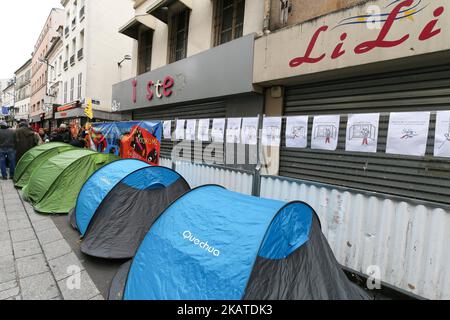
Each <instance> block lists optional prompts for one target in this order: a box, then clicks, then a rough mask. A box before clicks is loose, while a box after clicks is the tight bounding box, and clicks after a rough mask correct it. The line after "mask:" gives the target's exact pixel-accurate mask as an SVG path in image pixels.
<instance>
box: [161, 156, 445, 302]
mask: <svg viewBox="0 0 450 320" xmlns="http://www.w3.org/2000/svg"><path fill="white" fill-rule="evenodd" d="M161 165H163V166H167V167H172V161H171V160H168V159H161ZM175 169H176V171H177V172H179V173H180V174H181V175H182V176H183V177H184V178H185V179H186V180H187V181H188V183H189V184H190V185H191V187H193V188H194V187H197V186H200V185H205V184H219V185H222V186H224V187H226V188H227V189H229V190H233V191H237V192H241V193H244V194H252V190H253V181H254V179H255V177H254V176H253V174H252V173H251V172H243V171H236V170H232V169H228V168H221V167H215V166H206V165H201V164H191V163H188V162H175ZM259 187H260V196H261V197H264V198H270V199H279V200H283V201H293V200H301V201H304V202H307V203H308V204H310V205H311V206H312V207H313V208H314V209H315V210H316V211H317V213H318V215H319V217H320V220H321V223H322V230H323V232H324V234H325V236H326V237H327V239H328V242H329V243H330V246H331V248H332V249H333V252H334V254H335V255H336V258H337V259H338V261H339V263H341V264H342V265H344V266H346V267H348V268H350V269H353V270H355V271H358V272H361V273H363V274H365V275H368V274H369V270H368V269H369V267H373V266H378V267H379V271H380V275H381V280H382V281H383V282H385V283H387V284H389V285H392V286H394V287H397V288H400V289H403V290H405V291H407V292H410V293H413V294H415V295H419V296H422V297H425V298H428V299H450V250H449V249H448V247H447V246H448V244H449V243H450V207H449V206H445V205H439V204H437V203H431V202H425V201H419V200H414V199H409V198H402V197H395V196H389V195H386V194H380V193H374V192H366V191H362V190H355V189H348V188H344V187H338V186H332V185H327V184H320V183H314V182H309V181H301V180H297V179H291V178H285V177H269V176H263V177H261V180H260V186H259Z"/></svg>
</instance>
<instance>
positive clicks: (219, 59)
mask: <svg viewBox="0 0 450 320" xmlns="http://www.w3.org/2000/svg"><path fill="white" fill-rule="evenodd" d="M253 56H254V36H253V35H249V36H245V37H243V38H240V39H237V40H234V41H231V42H229V43H227V44H224V45H221V46H218V47H215V48H212V49H210V50H208V51H205V52H202V53H200V54H197V55H194V56H191V57H188V58H186V59H183V60H180V61H178V62H175V63H172V64H169V65H167V66H164V67H162V68H159V69H157V70H154V71H150V72H148V73H145V74H142V75H139V76H137V77H136V78H134V79H130V80H127V81H124V82H121V83H118V84H116V85H114V86H113V108H114V109H115V110H116V111H117V112H122V113H123V112H125V113H130V114H131V115H132V118H133V120H160V121H163V120H172V132H174V131H175V121H174V120H176V119H180V120H181V119H183V120H189V119H196V120H197V119H210V129H211V127H212V119H215V118H232V117H255V116H258V115H259V114H261V112H262V110H263V105H264V98H263V95H262V94H261V93H259V92H257V90H255V88H254V87H253V84H252V82H253V81H252V80H253ZM205 145H206V144H205ZM172 148H173V142H172V141H171V139H163V142H162V148H161V154H162V156H163V157H166V158H170V157H171V151H172ZM222 150H223V149H222Z"/></svg>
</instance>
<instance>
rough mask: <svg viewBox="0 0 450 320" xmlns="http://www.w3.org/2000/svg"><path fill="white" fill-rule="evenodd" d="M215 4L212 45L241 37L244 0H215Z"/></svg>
mask: <svg viewBox="0 0 450 320" xmlns="http://www.w3.org/2000/svg"><path fill="white" fill-rule="evenodd" d="M215 4H216V7H215V17H214V35H215V40H214V45H216V46H218V45H221V44H223V43H226V42H229V41H231V40H234V39H237V38H240V37H242V34H243V30H244V12H245V0H216V2H215Z"/></svg>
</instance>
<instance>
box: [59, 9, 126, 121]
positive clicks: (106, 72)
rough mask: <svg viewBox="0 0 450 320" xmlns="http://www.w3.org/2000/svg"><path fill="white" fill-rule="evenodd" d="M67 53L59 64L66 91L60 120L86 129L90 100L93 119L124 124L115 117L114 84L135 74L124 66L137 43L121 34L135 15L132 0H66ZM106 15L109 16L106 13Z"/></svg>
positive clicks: (64, 49)
mask: <svg viewBox="0 0 450 320" xmlns="http://www.w3.org/2000/svg"><path fill="white" fill-rule="evenodd" d="M61 4H62V5H63V6H64V24H63V25H64V28H63V30H64V32H63V35H62V52H60V53H59V54H57V57H56V62H55V65H56V66H57V70H58V72H59V70H60V69H59V68H62V70H61V81H62V88H61V89H60V91H59V93H60V94H61V95H60V96H59V99H61V106H60V107H59V108H57V110H56V113H55V119H56V120H57V121H58V123H60V122H76V124H78V125H82V124H83V123H82V122H86V121H87V120H88V119H87V117H86V115H85V114H84V108H85V107H86V105H87V101H90V100H92V101H93V109H94V118H95V119H94V120H119V119H120V117H118V116H117V115H113V114H111V113H110V112H111V86H112V84H113V83H116V82H119V81H121V80H122V79H125V78H127V77H129V76H130V75H131V66H130V65H129V64H127V63H123V64H120V65H119V62H120V61H122V60H123V59H124V57H125V56H129V55H130V54H131V52H132V46H133V44H132V41H131V40H130V39H129V38H127V37H125V36H123V35H121V34H118V33H117V29H118V28H119V26H120V25H121V23H122V22H123V21H124V20H125V21H126V20H127V19H128V18H129V17H130V16H131V15H132V12H133V8H132V3H131V2H130V1H107V0H62V1H61ZM105 11H107V12H108V14H105Z"/></svg>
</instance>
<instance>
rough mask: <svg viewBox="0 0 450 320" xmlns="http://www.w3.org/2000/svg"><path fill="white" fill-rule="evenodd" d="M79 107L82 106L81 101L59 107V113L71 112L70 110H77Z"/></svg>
mask: <svg viewBox="0 0 450 320" xmlns="http://www.w3.org/2000/svg"><path fill="white" fill-rule="evenodd" d="M79 106H80V101H76V102H71V103H69V104H65V105H63V106H61V107H58V109H57V111H58V112H61V111H67V110H70V109H75V108H77V107H79Z"/></svg>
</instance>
